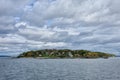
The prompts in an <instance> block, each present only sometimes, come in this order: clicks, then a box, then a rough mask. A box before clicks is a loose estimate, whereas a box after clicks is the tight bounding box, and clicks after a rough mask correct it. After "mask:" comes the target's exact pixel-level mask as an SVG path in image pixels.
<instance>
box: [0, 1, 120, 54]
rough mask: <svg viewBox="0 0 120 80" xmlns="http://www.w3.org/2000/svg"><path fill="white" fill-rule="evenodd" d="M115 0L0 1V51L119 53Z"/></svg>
mask: <svg viewBox="0 0 120 80" xmlns="http://www.w3.org/2000/svg"><path fill="white" fill-rule="evenodd" d="M119 7H120V1H118V0H114V1H113V0H1V1H0V54H5V53H6V54H10V53H14V54H18V53H21V52H23V51H27V50H34V49H44V48H70V49H88V50H94V51H103V52H110V53H116V54H119V51H120V50H119V47H120V46H119V44H120V35H119V34H120V29H119V27H120V10H119Z"/></svg>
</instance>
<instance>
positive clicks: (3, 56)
mask: <svg viewBox="0 0 120 80" xmlns="http://www.w3.org/2000/svg"><path fill="white" fill-rule="evenodd" d="M0 57H11V56H8V55H0Z"/></svg>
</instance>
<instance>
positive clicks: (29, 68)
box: [0, 58, 120, 80]
mask: <svg viewBox="0 0 120 80" xmlns="http://www.w3.org/2000/svg"><path fill="white" fill-rule="evenodd" d="M0 80H120V58H109V59H33V58H20V59H11V58H0Z"/></svg>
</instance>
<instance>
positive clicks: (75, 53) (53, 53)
mask: <svg viewBox="0 0 120 80" xmlns="http://www.w3.org/2000/svg"><path fill="white" fill-rule="evenodd" d="M113 56H115V55H113V54H107V53H103V52H91V51H88V50H69V49H63V50H57V49H44V50H36V51H28V52H24V53H22V54H20V55H19V56H18V58H20V57H34V58H36V57H37V58H38V57H39V58H108V57H113Z"/></svg>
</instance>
